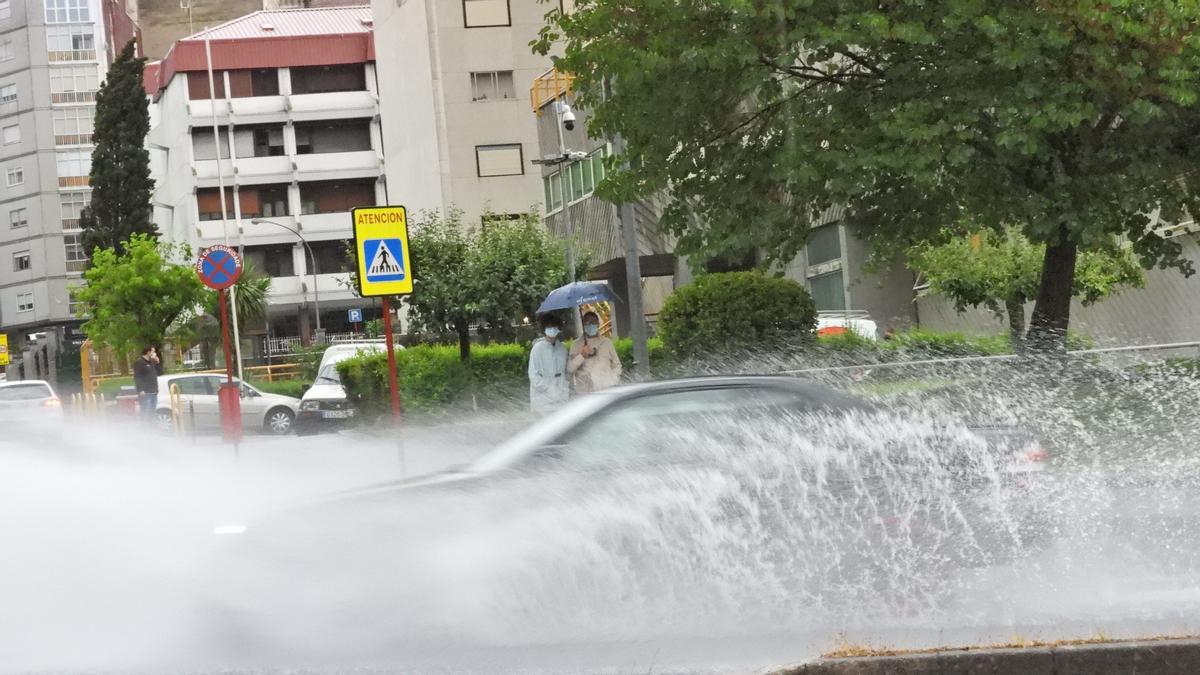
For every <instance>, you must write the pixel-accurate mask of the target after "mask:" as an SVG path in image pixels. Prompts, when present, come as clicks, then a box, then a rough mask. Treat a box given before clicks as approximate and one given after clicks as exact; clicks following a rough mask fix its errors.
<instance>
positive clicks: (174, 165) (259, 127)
mask: <svg viewBox="0 0 1200 675" xmlns="http://www.w3.org/2000/svg"><path fill="white" fill-rule="evenodd" d="M371 24H372V22H371V10H370V8H368V7H365V6H359V7H345V8H330V9H292V10H272V11H259V12H255V13H252V14H249V15H247V16H244V17H242V18H240V19H236V20H234V21H230V22H228V23H226V24H224V25H221V26H218V27H216V28H213V29H212V30H210V31H209V32H208V33H207V35H205V34H196V35H193V36H190V37H189V38H187V39H184V40H180V41H178V42H176V43H175V45H174V46H173V47H172V48H171V51H170V52H169V53H168V54H167V56H166V58H164V59H163V60H162V61H161V62H157V63H154V64H150V66H149V67H148V69H147V76H146V81H147V89H148V90H149V91H151V92H152V94H153V100H154V104H153V117H152V128H151V131H150V135H149V137H148V142H149V145H150V148H151V157H152V161H153V166H154V177H155V180H156V182H157V186H156V191H155V194H154V213H155V222H157V223H158V225H159V228H160V230H161V232H162V233H163V236H164V237H166V238H168V239H171V240H175V241H185V242H189V243H190V244H192V245H193V246H195V247H202V246H208V245H211V244H215V243H226V242H228V243H229V244H231V245H233V246H240V247H242V248H243V251H244V257H245V258H246V260H247V261H249V262H250V263H251V264H253V265H254V266H255V267H256V268H258V269H259V270H260V271H262V272H264V273H266V274H268V275H269V276H270V277H271V289H270V295H269V297H268V301H269V318H268V321H267V325H266V326H245V327H243V331H242V333H243V336H244V337H245V336H248V335H249V336H258V337H261V338H264V339H250V340H246V343H245V345H244V347H243V354H245V355H246V356H247V357H250V356H254V355H258V356H261V355H263V352H267V353H270V352H272V351H276V352H278V351H285V350H286V349H287V347H289V346H290V345H291V344H292V343H294V342H296V341H300V342H303V343H306V344H307V343H308V342H309V340H310V339H312V338H313V336H314V333H315V331H316V329H317V326H318V324H320V327H321V328H322V329H323V331H324V332H326V333H338V332H345V331H347V330H349V327H348V325H347V322H346V319H347V311H346V310H348V309H351V308H361V309H364V311H365V313H366V314H367V317H366V318H367V319H370V318H373V317H375V316H377V314H375V313H374V312H375V310H374V309H373V308H372V307H371V303H369V302H368V303H365V304H364V301H363V300H362V299H359V298H356V297H355V296H354V295H353V294H352V293H351V292H350V291H349V290H348V288H347V286H346V284H345V282H346V280H347V279H348V272H349V271H350V267H349V265H348V264H347V262H346V257H345V250H346V246H347V242H348V241H349V240H350V239H351V238H352V228H351V223H350V210H351V209H352V208H354V207H357V206H373V205H376V204H384V203H386V196H385V190H384V178H383V168H384V154H383V143H382V136H381V132H380V116H379V98H378V93H377V92H378V90H377V84H376V82H377V81H376V75H375V63H374V61H375V56H374V44H373V40H372V35H371V28H372V25H371ZM206 37H207V38H208V41H209V44H210V48H211V53H212V67H213V72H214V78H213V79H214V84H213V90H214V92H215V97H214V96H210V85H209V75H208V63H209V62H208V59H207V56H206V52H205V38H206ZM214 116H215V120H216V127H217V135H216V139H214V136H213V127H214ZM218 148H219V149H218ZM222 185H223V186H224V189H225V199H224V204H223V203H222V199H221V189H220V188H221V186H222ZM223 206H224V212H223V211H222V207H223ZM318 305H319V308H320V313H319V315H320V319H319V320H318V318H317V317H318V312H317V306H318Z"/></svg>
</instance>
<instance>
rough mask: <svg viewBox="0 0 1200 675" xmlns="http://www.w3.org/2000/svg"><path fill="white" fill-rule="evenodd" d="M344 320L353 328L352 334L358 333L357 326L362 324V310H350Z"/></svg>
mask: <svg viewBox="0 0 1200 675" xmlns="http://www.w3.org/2000/svg"><path fill="white" fill-rule="evenodd" d="M346 319H347V320H348V321H349V322H350V324H351V325H353V326H354V332H355V333H357V332H358V324H360V323H362V310H361V309H351V310H348V311H347V312H346Z"/></svg>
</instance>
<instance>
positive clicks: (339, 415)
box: [321, 410, 354, 420]
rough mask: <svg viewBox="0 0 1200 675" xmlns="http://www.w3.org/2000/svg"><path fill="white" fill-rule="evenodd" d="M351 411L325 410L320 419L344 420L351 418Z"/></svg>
mask: <svg viewBox="0 0 1200 675" xmlns="http://www.w3.org/2000/svg"><path fill="white" fill-rule="evenodd" d="M353 416H354V411H353V410H325V411H323V412H322V413H321V417H324V418H325V419H327V420H344V419H346V418H347V417H353Z"/></svg>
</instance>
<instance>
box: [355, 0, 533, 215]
mask: <svg viewBox="0 0 1200 675" xmlns="http://www.w3.org/2000/svg"><path fill="white" fill-rule="evenodd" d="M548 7H549V6H548V5H547V4H546V3H545V2H541V1H539V0H407V1H406V2H396V1H395V0H374V2H373V3H372V9H373V10H374V16H375V32H376V38H377V39H376V52H377V55H378V67H379V82H380V96H381V98H382V101H383V106H384V108H385V109H386V110H387V111H388V114H387V116H386V117H385V118H384V120H383V142H384V147H385V148H403V152H402V153H400V154H394V155H393V157H392V160H391V161H389V162H388V165H387V180H388V198H389V200H390V201H391V202H392V203H394V204H403V205H405V206H407V207H408V209H409V211H410V212H413V213H416V212H419V211H421V210H425V209H431V210H435V211H439V212H443V213H445V212H446V211H448V210H449V209H450V208H452V207H457V208H459V209H462V211H463V216H464V220H465V221H466V222H468V223H474V224H479V223H480V222H481V221H480V219H481V217H482V215H483V214H484V213H485V212H487V211H490V212H492V213H495V214H512V213H524V212H529V211H531V210H534V209H536V208H538V205H539V204H540V202H541V201H542V181H541V174H540V172H539V171H537V170H536V169H535V167H533V165H532V164H531V163H530V160H532V159H535V158H536V156H537V152H538V138H537V126H536V123H535V120H534V119H533V117H532V116H531V115H530V114H529V107H528V103H527V101H528V98H527V95H526V92H528V91H529V88H530V85H531V84H532V83H533V80H534V78H536V77H538V76H539V75H541V74H542V73H544V72H545V71H546V70H547V69H548V68H549V67H550V60H549V59H548V58H546V57H542V56H538V55H535V54H533V53H532V52H531V51H530V48H529V43H530V41H532V40H534V39H535V38H536V37H537V34H538V30H539V29H541V27H542V26H543V25H544V17H545V14H546V12H547V10H548Z"/></svg>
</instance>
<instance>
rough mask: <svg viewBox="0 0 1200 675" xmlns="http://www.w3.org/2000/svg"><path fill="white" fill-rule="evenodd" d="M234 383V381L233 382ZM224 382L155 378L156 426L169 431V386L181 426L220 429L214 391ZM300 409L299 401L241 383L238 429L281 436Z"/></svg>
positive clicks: (206, 377)
mask: <svg viewBox="0 0 1200 675" xmlns="http://www.w3.org/2000/svg"><path fill="white" fill-rule="evenodd" d="M234 381H235V382H237V381H238V380H236V379H235V380H234ZM224 382H225V376H224V375H216V374H211V373H208V374H205V373H199V374H193V375H185V374H179V375H163V376H162V377H160V378H158V407H157V409H156V411H155V414H156V416H157V419H158V422H159V424H161V425H162V426H163V427H164V428H170V427H171V425H172V420H171V387H172V386H178V387H179V400H180V404H181V406H180V411H179V412H180V413H181V415H182V418H183V423H184V425H186V426H189V427H193V426H194V428H195V429H197V430H200V431H211V430H214V429H220V428H221V411H220V406H219V404H218V402H217V391H218V390H219V389H220V387H221V384H222V383H224ZM299 409H300V399H298V398H292V397H291V396H282V395H279V394H267V393H263V392H261V391H259V390H258V389H255V388H254V387H252V386H250V385H248V384H245V383H242V426H243V427H244V428H246V429H248V430H253V429H261V430H262V431H264V432H266V433H269V434H275V435H277V436H282V435H284V434H288V433H291V431H292V427H293V426H294V424H295V421H296V413H297V412H298V411H299Z"/></svg>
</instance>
